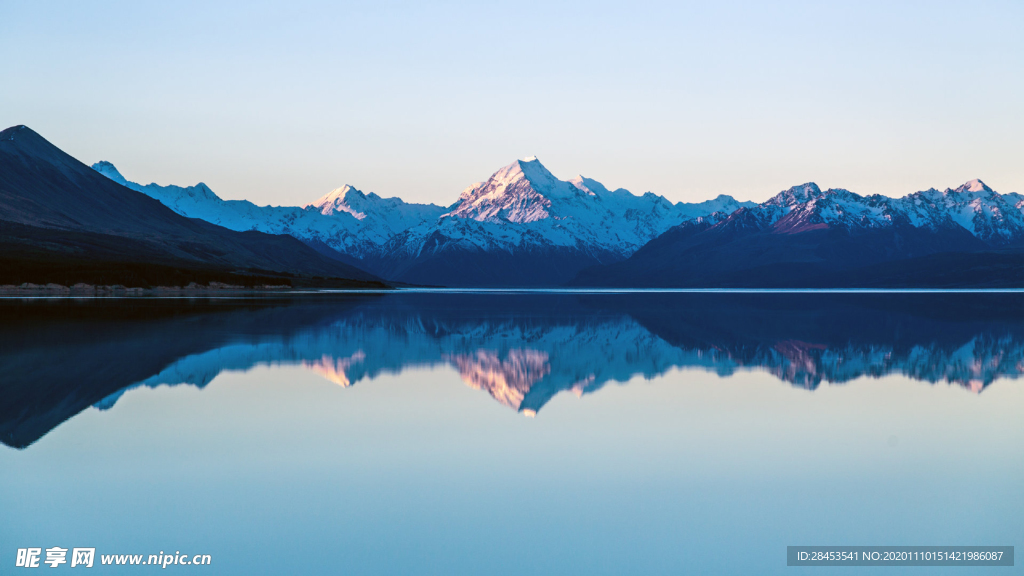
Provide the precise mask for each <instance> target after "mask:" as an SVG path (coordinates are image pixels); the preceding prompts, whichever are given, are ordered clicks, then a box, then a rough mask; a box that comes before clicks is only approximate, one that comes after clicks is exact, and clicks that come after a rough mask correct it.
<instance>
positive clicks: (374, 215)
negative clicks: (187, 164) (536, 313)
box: [92, 162, 445, 259]
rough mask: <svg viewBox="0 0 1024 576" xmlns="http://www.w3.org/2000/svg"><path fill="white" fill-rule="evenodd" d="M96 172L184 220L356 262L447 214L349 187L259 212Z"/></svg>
mask: <svg viewBox="0 0 1024 576" xmlns="http://www.w3.org/2000/svg"><path fill="white" fill-rule="evenodd" d="M92 167H93V169H94V170H96V171H97V172H99V173H100V174H103V175H104V176H106V177H108V178H110V179H111V180H113V181H115V182H117V183H119V184H121V185H123V186H127V187H128V188H130V189H132V190H135V191H138V192H142V193H143V194H145V195H147V196H149V197H151V198H155V199H156V200H159V201H160V202H161V203H162V204H164V205H165V206H167V207H168V208H171V209H172V210H174V211H175V212H177V213H179V214H181V215H183V216H187V217H189V218H199V219H202V220H206V221H207V222H211V223H213V224H217V225H219V226H223V227H225V228H228V229H231V230H240V231H243V230H256V231H259V232H267V233H270V234H288V235H291V236H294V237H296V238H298V239H300V240H303V241H306V242H314V243H322V244H325V245H327V246H329V247H331V248H332V249H334V250H336V251H337V252H339V253H340V254H342V255H347V256H351V257H353V258H356V259H358V258H362V257H363V256H365V255H367V254H374V253H376V252H377V251H379V249H380V246H381V245H383V244H384V243H385V242H387V241H388V240H389V239H390V238H391V236H393V235H394V234H396V233H397V232H399V231H401V230H405V229H407V228H410V227H413V226H417V225H420V224H422V223H423V222H424V221H428V220H430V219H433V218H436V217H437V216H439V215H441V214H442V213H444V211H445V209H444V208H442V207H440V206H434V205H432V204H407V203H405V202H402V201H401V200H399V199H397V198H381V197H380V196H377V195H376V194H364V193H362V192H360V191H359V190H356V189H355V188H353V187H351V186H347V185H346V186H344V187H342V188H338V189H337V190H333V191H331V192H330V193H328V194H327V195H325V196H323V197H322V198H320V199H319V200H317V201H315V202H312V203H310V204H307V205H306V206H303V207H298V206H257V205H255V204H253V203H252V202H249V201H248V200H223V199H221V198H220V197H218V196H217V195H216V194H215V193H214V192H213V191H212V190H210V188H209V187H208V186H207V185H206V184H203V183H201V182H200V183H199V184H196V185H195V186H189V187H184V188H183V187H181V186H173V185H171V186H160V185H158V184H147V185H141V184H137V183H135V182H131V181H129V180H126V179H125V178H124V177H123V176H122V175H121V173H120V172H119V171H118V170H117V168H115V167H114V165H113V164H111V163H110V162H97V163H96V164H93V166H92Z"/></svg>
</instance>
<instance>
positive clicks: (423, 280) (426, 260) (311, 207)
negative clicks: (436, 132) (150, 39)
mask: <svg viewBox="0 0 1024 576" xmlns="http://www.w3.org/2000/svg"><path fill="white" fill-rule="evenodd" d="M93 169H95V170H96V171H97V172H99V173H100V174H103V175H105V176H107V177H108V178H110V179H111V180H114V181H115V182H118V183H119V184H122V185H124V186H127V187H128V188H131V189H132V190H136V191H138V192H142V193H143V194H146V195H148V196H150V197H152V198H155V199H157V200H159V201H160V202H162V203H163V204H164V205H166V206H167V207H169V208H171V209H172V210H175V211H176V212H178V213H179V214H181V215H183V216H188V217H190V218H201V219H203V220H206V221H209V222H212V223H214V224H218V225H220V226H225V227H227V228H230V229H233V230H258V231H261V232H268V233H273V234H291V235H293V236H295V237H296V238H299V239H301V240H302V241H304V242H306V243H308V244H310V245H311V246H315V247H321V248H329V249H331V250H333V251H335V252H336V253H337V254H339V255H340V257H342V258H344V261H346V262H349V263H352V264H356V265H359V266H361V267H362V268H364V269H365V270H367V271H369V272H371V273H373V274H376V275H378V276H381V277H383V278H387V279H389V280H392V281H398V282H407V283H415V284H432V285H447V286H453V285H454V286H557V285H561V284H564V283H566V282H568V281H569V280H571V279H572V278H573V277H574V276H575V275H576V273H577V272H579V271H580V270H582V269H584V268H586V267H588V266H593V265H599V264H607V263H612V262H618V261H621V260H623V259H625V258H628V257H629V256H630V255H631V254H633V253H634V252H635V251H636V250H637V249H638V248H640V247H641V246H643V245H644V244H646V243H647V242H649V241H650V240H652V239H654V238H656V237H657V236H658V235H660V234H662V233H663V232H665V231H666V230H668V229H669V228H671V227H672V226H674V225H676V224H678V223H680V222H683V221H686V220H689V219H693V218H697V217H707V216H710V215H711V214H715V213H729V212H732V211H734V210H736V209H738V208H741V207H744V206H754V204H753V203H752V202H737V201H736V200H735V199H733V198H732V197H729V196H719V197H718V198H716V199H714V200H709V201H707V202H702V203H699V204H685V203H676V204H673V203H672V202H669V201H668V200H667V199H665V198H664V197H663V196H657V195H655V194H652V193H650V192H648V193H646V194H644V195H641V196H638V195H634V194H632V193H630V192H629V191H627V190H623V189H618V190H608V189H607V188H605V187H604V186H603V185H602V184H601V183H599V182H597V181H595V180H592V179H590V178H584V177H582V176H578V177H576V178H574V179H572V180H570V181H562V180H559V179H557V178H555V176H554V175H552V174H551V172H549V171H548V170H547V169H546V168H545V167H544V166H543V165H542V164H541V163H540V161H539V160H537V159H536V158H527V159H525V160H517V161H516V162H513V163H512V164H510V165H508V166H505V167H504V168H502V169H500V170H498V171H497V172H495V173H494V174H493V175H491V177H490V178H489V179H487V180H486V181H484V182H478V183H476V184H473V185H472V186H470V187H468V188H466V189H465V190H464V191H463V192H462V194H461V195H460V196H459V199H458V201H456V202H455V203H454V204H452V205H451V206H448V207H442V206H437V205H433V204H409V203H406V202H404V201H402V200H400V199H398V198H381V197H380V196H377V195H376V194H373V193H370V194H366V193H364V192H362V191H360V190H357V189H355V188H353V187H351V186H347V185H346V186H344V187H342V188H338V189H336V190H333V191H331V192H330V193H328V194H327V195H325V196H323V197H321V198H319V199H318V200H316V201H314V202H311V203H309V204H307V205H305V206H303V207H274V206H262V207H261V206H256V205H255V204H253V203H251V202H247V201H238V200H222V199H221V198H219V197H218V196H217V195H216V194H214V193H213V191H211V190H210V189H209V187H208V186H206V185H205V184H202V183H200V184H197V185H195V186H190V187H180V186H159V185H157V184H148V185H141V184H138V183H135V182H130V181H128V180H126V179H125V178H124V177H123V176H122V175H121V174H120V172H118V170H117V169H116V168H115V167H114V165H113V164H111V163H109V162H98V163H96V164H94V165H93Z"/></svg>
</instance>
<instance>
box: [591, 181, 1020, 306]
mask: <svg viewBox="0 0 1024 576" xmlns="http://www.w3.org/2000/svg"><path fill="white" fill-rule="evenodd" d="M722 216H723V214H721V213H717V214H712V215H709V216H707V217H702V218H697V219H692V220H690V221H687V222H684V223H682V224H680V225H677V226H674V227H672V228H671V229H669V230H668V231H667V232H666V233H664V234H662V235H661V236H659V237H658V238H657V239H655V240H653V241H651V242H649V243H648V244H647V245H645V246H644V247H643V248H641V249H640V250H638V251H636V252H635V253H634V254H633V255H632V256H630V258H629V259H628V260H626V261H624V262H621V263H613V264H611V265H608V266H605V267H600V268H593V269H591V270H587V271H584V272H582V273H581V274H580V275H579V276H578V277H577V278H576V279H574V280H573V281H572V283H573V284H575V285H581V286H608V285H611V286H718V287H821V286H841V287H851V286H862V287H867V286H891V287H896V286H933V287H940V286H941V287H959V286H963V287H966V286H980V285H985V286H1020V285H1022V284H1024V251H1022V248H1024V202H1022V198H1021V196H1020V195H1019V194H999V193H997V192H995V191H993V190H992V189H991V188H989V187H988V186H986V185H985V183H983V182H982V181H980V180H972V181H970V182H967V183H966V184H964V185H962V186H959V187H957V188H955V189H950V188H947V189H946V190H945V191H942V192H940V191H938V190H935V189H931V190H926V191H924V192H916V193H914V194H910V195H907V196H904V197H902V198H890V197H888V196H881V195H877V194H876V195H871V196H861V195H859V194H855V193H853V192H850V191H849V190H843V189H829V190H821V188H819V187H818V186H817V185H816V184H814V183H813V182H809V183H807V184H802V185H799V186H794V187H792V188H790V189H788V190H784V191H782V192H780V193H779V194H777V195H775V196H774V197H772V198H770V199H769V200H767V201H765V202H763V203H761V204H758V205H755V206H744V207H741V208H739V209H737V210H735V211H733V212H732V213H731V214H729V215H728V216H727V217H724V218H723V217H722ZM896 262H904V264H902V265H896V264H895V263H896ZM889 263H893V264H891V265H890V264H889Z"/></svg>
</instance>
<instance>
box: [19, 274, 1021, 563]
mask: <svg viewBox="0 0 1024 576" xmlns="http://www.w3.org/2000/svg"><path fill="white" fill-rule="evenodd" d="M0 314H2V317H0V318H2V320H0V345H2V347H0V374H2V382H0V392H2V393H3V398H4V401H3V403H2V405H0V441H2V443H3V445H2V446H0V518H2V519H3V520H2V522H0V542H2V543H3V549H0V565H3V566H5V567H10V566H14V563H15V553H16V549H18V548H29V547H40V548H42V549H44V552H43V557H44V558H43V559H44V560H45V549H46V548H50V547H55V546H56V547H61V548H67V549H71V548H73V547H94V548H95V549H96V560H95V566H94V567H93V569H92V570H93V572H90V573H96V574H104V573H111V574H126V573H136V572H151V571H152V569H153V567H152V566H146V567H130V566H103V565H101V561H100V555H110V554H116V555H136V554H137V555H144V559H143V562H145V558H146V557H148V555H151V554H153V555H156V554H160V555H166V554H174V555H178V553H181V554H185V555H187V556H188V557H192V555H194V554H198V555H210V557H211V559H212V562H211V565H210V566H204V567H194V566H180V565H172V566H168V568H169V569H171V571H172V572H197V573H198V572H203V573H209V574H229V575H232V574H488V575H491V574H524V573H525V574H588V575H590V574H686V573H695V574H783V573H792V572H801V573H802V572H803V571H806V570H808V569H800V568H787V566H786V547H787V546H796V545H894V546H895V545H1016V544H1020V543H1021V540H1022V536H1024V491H1022V490H1021V482H1022V478H1024V418H1022V415H1024V387H1022V386H1021V382H1020V380H1019V379H1020V377H1021V374H1022V373H1024V293H1019V292H1018V293H1001V294H997V293H856V292H853V293H810V292H808V293H711V292H708V293H673V292H660V293H571V292H562V293H531V292H501V291H495V292H472V291H467V292H438V293H430V292H399V293H390V294H308V295H277V296H260V297H249V298H135V299H83V300H70V299H35V300H33V299H6V300H0ZM69 560H70V556H69ZM69 564H70V563H69ZM69 564H65V565H63V566H61V567H60V569H62V570H68V569H72V568H71V567H70V565H69ZM42 566H43V567H45V568H47V569H49V567H48V566H46V565H42ZM1018 569H1019V568H1003V569H994V570H993V569H991V568H960V569H958V570H957V573H958V574H961V573H963V574H968V573H984V574H989V573H1000V574H1002V573H1006V571H1008V570H1009V571H1015V570H1018ZM810 570H811V572H813V573H815V574H819V573H820V574H830V573H842V574H848V573H850V569H848V568H846V569H844V568H814V569H810ZM862 570H863V569H862ZM904 570H905V571H906V572H911V573H917V574H919V573H924V572H926V571H927V569H922V568H906V569H904ZM899 571H900V569H896V568H888V569H883V570H881V572H885V573H892V572H899ZM4 573H6V569H5V570H4Z"/></svg>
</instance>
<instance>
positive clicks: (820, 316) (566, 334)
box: [0, 293, 1024, 448]
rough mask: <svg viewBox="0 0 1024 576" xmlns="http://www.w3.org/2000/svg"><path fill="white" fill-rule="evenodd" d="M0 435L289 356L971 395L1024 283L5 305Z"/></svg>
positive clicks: (527, 383)
mask: <svg viewBox="0 0 1024 576" xmlns="http://www.w3.org/2000/svg"><path fill="white" fill-rule="evenodd" d="M0 308H2V310H3V316H2V318H3V320H2V322H0V344H2V348H0V374H3V381H2V383H0V390H2V392H3V395H4V398H5V402H4V404H3V405H2V407H0V441H3V442H4V443H5V444H8V445H10V446H15V447H19V448H20V447H25V446H28V445H29V444H31V443H33V442H35V441H36V440H37V439H39V438H40V437H42V436H43V435H45V434H46V433H47V432H48V431H50V430H52V429H53V428H54V427H56V426H57V425H59V424H60V423H61V422H63V421H65V420H67V419H68V418H71V417H72V416H74V415H75V414H77V413H78V412H80V411H82V410H84V409H86V408H88V407H89V406H96V407H97V408H100V409H105V408H109V407H110V406H112V405H114V403H116V402H117V399H118V398H119V397H120V395H121V394H123V393H124V391H125V390H127V389H129V388H131V387H136V386H158V385H161V384H171V385H175V384H191V385H195V386H199V387H203V386H205V385H206V384H207V383H209V382H210V381H211V380H213V379H214V378H215V377H216V376H217V375H218V374H220V373H221V372H223V371H226V370H248V369H250V368H252V367H254V366H257V365H299V366H304V367H306V368H308V369H310V370H312V371H314V372H316V373H318V374H320V375H322V376H323V377H325V378H327V379H328V380H331V381H332V382H336V383H338V384H340V385H342V386H351V385H353V384H356V383H359V382H362V381H364V380H372V379H374V378H375V377H377V376H378V375H380V374H383V373H399V372H401V371H402V370H403V369H405V368H408V367H416V366H419V367H424V366H436V365H447V366H451V367H453V368H454V369H455V370H457V371H458V372H459V374H460V375H461V377H462V379H463V381H464V382H465V383H466V384H467V385H468V386H471V387H473V388H475V389H479V390H484V391H486V392H487V393H489V394H490V395H491V396H492V397H494V399H495V400H497V401H498V402H500V403H501V404H503V405H505V406H508V407H509V408H511V409H513V410H515V411H517V412H522V413H524V414H526V415H531V416H532V415H535V414H536V413H537V412H538V411H539V410H540V409H541V408H542V407H543V406H544V404H545V403H547V402H548V400H550V399H551V398H552V397H553V396H554V395H555V394H557V393H559V392H562V391H571V392H572V393H574V394H576V395H583V394H590V393H594V392H596V391H598V390H600V389H601V388H602V387H603V386H604V385H606V384H608V383H609V382H626V381H628V380H630V379H632V378H633V377H635V376H638V375H641V376H643V377H645V378H652V377H654V376H657V375H660V374H663V373H665V372H666V371H668V370H670V369H672V368H699V369H703V370H709V371H714V372H716V373H717V374H719V375H721V376H728V375H730V374H732V373H734V372H735V371H737V370H748V369H759V370H765V371H768V372H770V373H771V374H773V375H775V376H776V377H777V378H779V379H780V380H782V381H785V382H788V383H791V384H793V385H795V386H799V387H802V388H806V389H809V390H814V389H815V388H817V387H818V386H819V385H820V384H821V383H822V382H830V383H843V382H847V381H850V380H852V379H855V378H859V377H862V376H871V377H878V376H883V375H887V374H902V375H905V376H908V377H910V378H913V379H917V380H921V381H925V382H929V383H940V382H946V383H950V384H954V385H958V386H962V387H963V388H965V389H967V390H970V391H973V392H981V391H982V390H983V389H984V388H985V387H986V386H988V385H989V384H991V383H992V382H993V381H994V380H996V379H997V378H1016V377H1018V376H1019V375H1020V374H1021V372H1022V370H1024V294H1018V293H1010V294H970V293H946V294H934V293H933V294H821V293H801V294H735V293H734V294H714V293H657V294H654V293H646V294H645V293H633V294H540V293H533V294H531V293H525V294H524V293H484V294H473V293H468V294H467V293H463V294H446V293H396V294H383V295H308V296H304V297H299V296H297V297H281V298H252V299H237V300H230V299H229V300H161V299H136V300H94V301H68V300H61V301H29V302H19V301H5V302H4V303H3V304H0Z"/></svg>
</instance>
